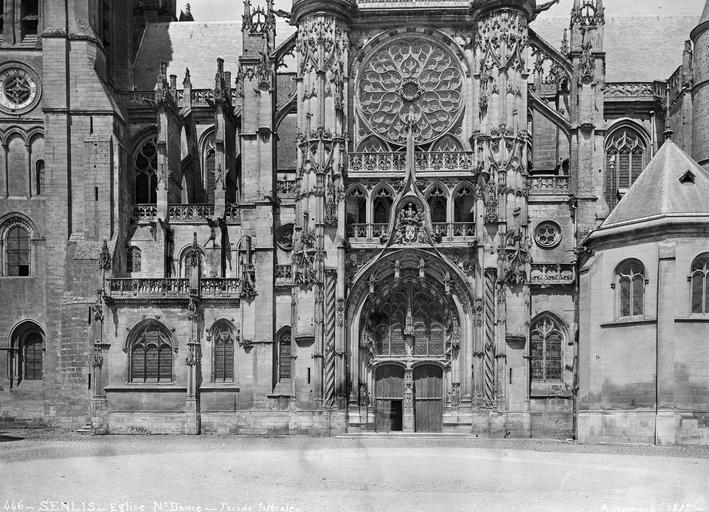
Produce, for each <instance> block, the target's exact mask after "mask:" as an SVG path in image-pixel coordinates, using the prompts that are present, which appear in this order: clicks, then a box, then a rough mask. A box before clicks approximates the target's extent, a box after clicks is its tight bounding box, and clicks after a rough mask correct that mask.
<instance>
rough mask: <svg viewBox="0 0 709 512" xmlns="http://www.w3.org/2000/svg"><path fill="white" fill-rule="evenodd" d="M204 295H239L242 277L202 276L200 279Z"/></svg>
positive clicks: (201, 291)
mask: <svg viewBox="0 0 709 512" xmlns="http://www.w3.org/2000/svg"><path fill="white" fill-rule="evenodd" d="M199 287H200V290H199V291H200V295H201V296H202V297H239V296H240V295H241V279H237V278H212V277H210V278H202V279H200V281H199Z"/></svg>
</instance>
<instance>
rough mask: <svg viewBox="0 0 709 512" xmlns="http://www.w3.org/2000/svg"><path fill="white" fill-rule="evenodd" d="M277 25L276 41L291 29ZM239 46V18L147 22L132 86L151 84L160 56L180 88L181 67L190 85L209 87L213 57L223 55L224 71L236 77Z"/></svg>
mask: <svg viewBox="0 0 709 512" xmlns="http://www.w3.org/2000/svg"><path fill="white" fill-rule="evenodd" d="M277 28H278V35H277V40H276V43H277V44H280V43H281V42H282V41H284V40H285V39H287V38H288V36H290V35H291V34H292V33H293V30H294V29H293V28H292V27H290V26H288V25H287V24H285V23H279V24H278V27H277ZM241 48H242V34H241V22H232V21H209V22H167V23H150V24H148V26H147V28H146V29H145V34H144V35H143V40H142V41H141V43H140V48H139V49H138V54H137V55H136V58H135V73H134V76H135V79H134V82H135V88H136V89H138V90H152V89H153V88H154V87H155V82H156V80H157V76H158V71H159V70H160V61H161V60H164V61H166V62H167V63H168V70H167V72H168V75H177V84H178V88H180V89H181V88H182V80H183V78H184V77H185V68H189V70H190V79H191V81H192V87H193V88H194V89H209V88H212V87H214V74H215V73H216V72H217V58H218V57H221V58H222V59H224V71H231V73H232V76H234V77H236V71H237V69H238V58H239V57H240V56H241ZM232 85H233V84H232Z"/></svg>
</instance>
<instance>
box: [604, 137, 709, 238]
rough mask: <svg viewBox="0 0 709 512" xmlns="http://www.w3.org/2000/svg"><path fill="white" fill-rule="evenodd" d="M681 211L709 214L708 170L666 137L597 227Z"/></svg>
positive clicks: (678, 213) (692, 213) (674, 213)
mask: <svg viewBox="0 0 709 512" xmlns="http://www.w3.org/2000/svg"><path fill="white" fill-rule="evenodd" d="M682 215H709V172H708V171H706V170H705V169H704V168H703V167H702V166H700V165H699V164H698V163H696V162H695V161H694V160H692V158H691V157H690V156H689V155H687V153H685V152H684V151H682V149H680V148H679V147H678V146H677V145H676V144H675V143H674V142H672V140H666V141H665V143H664V144H663V145H662V147H661V148H660V151H658V152H657V154H656V155H655V156H654V157H653V159H652V160H651V161H650V163H649V164H648V165H647V167H646V168H645V170H644V171H643V172H642V173H641V174H640V177H639V178H638V179H637V180H636V181H635V183H634V184H633V185H632V186H631V187H630V190H628V193H627V194H626V195H625V196H624V197H623V199H621V201H620V202H619V203H618V206H616V207H615V209H614V210H613V211H612V212H611V214H610V215H609V216H608V218H607V219H606V220H605V222H604V223H603V224H602V225H601V227H600V230H601V231H602V230H603V229H607V228H610V227H615V226H617V225H619V224H634V223H637V222H641V221H643V220H650V219H654V218H658V217H663V216H674V217H676V216H682Z"/></svg>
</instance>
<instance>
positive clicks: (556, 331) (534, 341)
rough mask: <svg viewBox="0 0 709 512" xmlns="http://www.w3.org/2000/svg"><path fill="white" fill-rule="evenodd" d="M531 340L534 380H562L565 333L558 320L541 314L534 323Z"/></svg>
mask: <svg viewBox="0 0 709 512" xmlns="http://www.w3.org/2000/svg"><path fill="white" fill-rule="evenodd" d="M530 340H531V360H530V362H531V366H532V381H537V382H548V381H559V380H561V366H562V362H561V347H562V342H563V340H564V334H563V332H562V330H561V328H560V326H559V324H558V322H557V321H556V320H555V319H554V318H553V317H551V316H549V315H542V316H540V317H539V318H538V319H537V320H535V321H534V323H533V324H532V329H531V337H530Z"/></svg>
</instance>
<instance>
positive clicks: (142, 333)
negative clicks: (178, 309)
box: [129, 322, 173, 382]
mask: <svg viewBox="0 0 709 512" xmlns="http://www.w3.org/2000/svg"><path fill="white" fill-rule="evenodd" d="M131 337H132V341H131V343H130V366H129V369H130V376H129V380H130V382H172V350H173V347H172V339H171V338H170V335H169V334H168V332H167V329H165V326H163V325H162V324H160V323H158V322H149V323H148V324H147V325H144V326H142V327H140V328H139V329H138V332H136V333H135V334H133V333H131Z"/></svg>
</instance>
